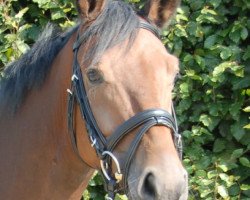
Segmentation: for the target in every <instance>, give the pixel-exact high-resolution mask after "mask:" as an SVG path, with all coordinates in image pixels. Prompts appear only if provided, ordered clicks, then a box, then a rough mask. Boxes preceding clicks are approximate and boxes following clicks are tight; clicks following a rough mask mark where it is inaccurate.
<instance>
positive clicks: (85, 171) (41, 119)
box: [0, 34, 93, 199]
mask: <svg viewBox="0 0 250 200" xmlns="http://www.w3.org/2000/svg"><path fill="white" fill-rule="evenodd" d="M75 37H76V36H75V34H73V35H72V37H71V38H70V39H69V41H68V43H67V44H66V45H65V47H64V48H63V49H62V50H61V51H60V53H59V54H58V55H57V57H56V58H55V60H54V61H53V64H52V66H51V71H50V73H49V74H48V76H47V78H46V80H45V82H44V84H43V86H42V87H41V88H40V89H38V90H33V91H31V92H30V93H29V94H28V96H27V98H26V99H25V102H24V103H23V105H22V106H21V107H20V109H19V110H18V111H17V113H16V115H15V117H14V118H13V119H12V120H11V123H8V122H6V121H5V122H4V123H0V127H1V126H3V129H2V130H4V132H6V133H7V134H5V135H4V136H3V137H6V138H7V139H6V140H8V141H10V142H9V144H7V143H6V145H5V144H3V145H2V144H1V142H0V144H1V145H2V148H0V149H3V151H4V150H5V152H6V151H7V153H8V154H10V158H8V159H9V160H8V162H7V163H9V165H15V166H18V165H20V167H19V168H20V172H19V174H25V173H22V171H21V169H26V170H27V171H29V172H31V174H32V171H33V172H34V173H35V174H37V177H36V179H35V180H34V178H33V179H32V177H31V178H26V177H20V181H22V179H25V181H24V182H25V183H26V187H30V186H32V185H33V186H34V184H36V185H37V188H39V191H41V190H42V194H41V198H39V192H37V193H36V198H37V199H46V197H44V196H43V195H46V194H48V195H50V197H51V199H63V198H65V197H67V198H68V199H75V198H76V199H79V197H80V196H81V194H82V191H83V189H84V188H86V186H87V183H88V180H89V178H90V177H91V175H92V173H93V170H92V169H91V168H89V166H87V165H86V164H85V163H83V162H82V161H81V160H80V159H79V158H78V157H77V155H76V154H75V153H74V151H73V149H72V145H71V141H70V136H69V133H68V127H67V95H68V94H67V92H66V90H67V88H69V87H70V81H71V74H72V63H73V52H72V45H73V42H74V39H75ZM8 121H10V120H8ZM1 128H2V127H1ZM10 135H12V138H14V141H15V142H16V144H15V145H14V143H15V142H14V143H13V142H11V139H9V138H8V137H10ZM20 135H21V136H20ZM15 148H17V149H18V148H20V149H21V148H23V149H25V150H22V154H20V155H19V157H20V159H16V155H14V153H13V152H14V151H16V149H15ZM0 155H1V154H0ZM6 155H7V154H6ZM1 157H2V155H1ZM36 157H37V158H36ZM39 157H40V158H39ZM2 158H4V156H3V157H2ZM21 158H22V159H21ZM38 158H39V159H38ZM25 159H26V160H25ZM19 160H20V162H19ZM32 160H33V161H34V162H33V161H32ZM4 161H5V160H3V162H4ZM18 162H19V163H18ZM1 163H2V161H1ZM34 163H35V164H34ZM37 165H39V169H40V168H41V170H40V172H39V173H36V172H35V171H37V167H36V166H37ZM8 167H9V166H8V164H6V167H4V168H3V169H4V171H5V170H6V169H8ZM0 170H1V169H0ZM0 172H1V171H0ZM21 176H22V175H21ZM39 176H40V177H39ZM3 178H4V177H3ZM6 179H7V177H6ZM14 179H16V177H14V175H13V180H14ZM26 179H27V180H26ZM8 181H10V182H11V180H8ZM34 182H35V183H34ZM9 184H11V183H9ZM39 184H40V185H39ZM13 188H15V187H13ZM32 188H35V186H34V187H32ZM0 189H1V188H0ZM16 190H17V191H18V189H16ZM20 190H22V189H21V188H20ZM14 193H15V192H14V191H13V194H14ZM24 195H25V194H24ZM0 197H1V195H0ZM23 197H24V198H26V196H23Z"/></svg>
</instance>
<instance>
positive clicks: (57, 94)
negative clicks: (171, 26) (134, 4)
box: [0, 0, 188, 200]
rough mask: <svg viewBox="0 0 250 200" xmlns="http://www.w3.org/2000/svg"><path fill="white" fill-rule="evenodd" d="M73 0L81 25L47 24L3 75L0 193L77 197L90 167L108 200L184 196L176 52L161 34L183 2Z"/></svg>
mask: <svg viewBox="0 0 250 200" xmlns="http://www.w3.org/2000/svg"><path fill="white" fill-rule="evenodd" d="M76 4H77V8H78V11H79V15H80V17H79V18H80V22H79V24H78V25H76V26H75V27H73V28H71V29H70V30H68V31H67V32H65V33H59V30H58V29H57V28H55V27H54V26H52V25H48V26H47V27H46V29H45V31H44V32H43V34H42V35H41V37H40V39H38V41H37V42H36V43H35V44H34V46H33V47H32V48H31V50H29V51H28V52H27V53H26V54H24V55H23V56H22V57H21V58H20V59H19V60H17V61H15V62H13V63H11V64H10V65H9V66H7V67H6V69H5V70H4V72H3V78H2V80H1V83H0V199H5V200H14V199H17V198H18V199H23V200H29V199H32V200H34V199H37V200H47V199H48V200H51V199H52V200H62V199H72V200H74V199H80V198H81V195H82V192H83V190H84V189H85V188H86V186H87V184H88V181H89V180H90V178H91V176H92V174H93V172H94V170H96V169H98V170H100V171H101V173H102V175H103V177H104V183H105V188H106V190H107V192H108V196H107V197H106V198H107V199H109V200H110V199H114V196H115V194H116V193H125V194H127V196H128V198H129V199H131V200H140V199H145V200H156V199H157V200H158V199H162V200H177V199H178V200H185V199H187V196H188V187H187V173H186V171H185V169H184V167H183V165H182V163H181V156H180V154H181V138H180V135H179V133H178V131H177V125H176V119H175V115H174V110H173V107H172V98H171V92H172V89H173V87H174V79H175V76H176V75H177V73H178V70H179V69H178V59H177V58H176V57H175V56H173V55H171V54H169V53H168V52H167V51H166V49H165V48H164V45H163V44H162V43H161V41H160V39H159V35H158V29H159V28H161V27H163V26H164V25H165V24H166V23H167V22H168V21H169V19H170V17H171V16H172V15H173V13H174V12H175V10H176V8H177V6H178V5H179V1H178V0H151V1H148V3H147V4H146V5H145V9H144V10H143V11H141V12H140V14H138V13H136V12H135V11H134V10H133V9H132V8H131V6H129V5H127V4H126V3H124V2H121V1H111V0H110V1H109V0H98V1H97V0H78V1H77V3H76ZM170 113H172V114H170Z"/></svg>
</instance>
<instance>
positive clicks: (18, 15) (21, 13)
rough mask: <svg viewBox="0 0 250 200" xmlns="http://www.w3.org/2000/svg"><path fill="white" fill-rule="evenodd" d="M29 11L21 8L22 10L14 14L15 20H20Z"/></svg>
mask: <svg viewBox="0 0 250 200" xmlns="http://www.w3.org/2000/svg"><path fill="white" fill-rule="evenodd" d="M28 10H29V8H28V7H26V8H23V9H22V10H20V11H19V12H18V13H17V14H16V18H19V19H21V18H22V17H23V15H24V14H25V13H26V12H27V11H28Z"/></svg>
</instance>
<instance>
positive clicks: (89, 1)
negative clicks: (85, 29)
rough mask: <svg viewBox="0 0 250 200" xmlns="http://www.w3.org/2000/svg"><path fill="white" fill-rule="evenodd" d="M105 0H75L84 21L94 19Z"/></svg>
mask: <svg viewBox="0 0 250 200" xmlns="http://www.w3.org/2000/svg"><path fill="white" fill-rule="evenodd" d="M105 2H106V0H77V2H76V4H77V9H78V12H79V14H80V15H81V16H82V17H83V18H84V20H86V21H91V20H93V19H96V17H97V16H98V15H99V14H100V13H101V11H102V9H103V7H104V5H105Z"/></svg>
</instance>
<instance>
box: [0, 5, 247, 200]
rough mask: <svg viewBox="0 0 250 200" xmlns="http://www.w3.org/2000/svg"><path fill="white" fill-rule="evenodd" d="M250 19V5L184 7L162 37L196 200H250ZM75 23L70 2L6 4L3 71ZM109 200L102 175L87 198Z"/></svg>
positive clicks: (0, 44) (1, 32) (1, 33)
mask: <svg viewBox="0 0 250 200" xmlns="http://www.w3.org/2000/svg"><path fill="white" fill-rule="evenodd" d="M144 2H145V1H143V0H131V1H130V3H133V4H134V5H135V7H141V6H142V5H143V3H144ZM249 13H250V2H249V0H199V1H196V0H183V1H182V6H181V8H179V9H178V11H177V15H176V17H175V19H174V20H173V23H172V24H171V25H170V26H169V27H168V28H167V29H166V30H164V31H163V42H164V44H165V45H166V47H167V48H168V49H169V51H170V52H172V53H174V54H175V55H177V56H178V57H179V58H180V67H181V75H182V78H181V79H180V80H179V81H178V83H177V85H176V90H175V93H174V96H175V102H176V110H177V116H178V120H179V125H180V128H181V131H182V132H183V138H184V144H185V150H184V154H185V155H184V164H185V166H186V169H187V170H188V173H189V179H190V181H189V190H190V197H189V199H190V200H192V199H232V200H236V199H237V200H238V199H242V200H247V199H250V158H249V149H250V135H249V132H250V131H249V129H250V122H249V112H250V98H249V97H250V67H249V64H250V37H249V31H250V16H249ZM76 18H77V13H76V10H75V8H74V3H73V2H72V1H70V0H26V1H17V0H3V1H0V71H1V69H3V68H4V66H5V65H6V64H7V63H9V62H11V61H13V60H15V59H18V57H20V55H21V54H23V53H24V52H26V51H27V50H28V49H29V48H30V46H32V44H33V43H34V41H35V40H36V38H37V37H38V35H39V33H40V32H41V31H42V29H43V27H44V26H45V25H46V23H47V22H49V21H52V22H53V23H56V24H58V25H59V26H61V27H62V28H64V29H65V28H67V27H70V26H72V25H73V24H74V21H75V19H76ZM0 78H1V76H0ZM103 196H104V191H103V189H102V182H101V180H100V177H99V176H98V175H97V176H95V178H93V179H92V180H91V182H90V184H89V187H88V190H86V191H85V192H84V198H85V199H95V200H101V199H104V197H103ZM117 199H126V198H125V197H117Z"/></svg>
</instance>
